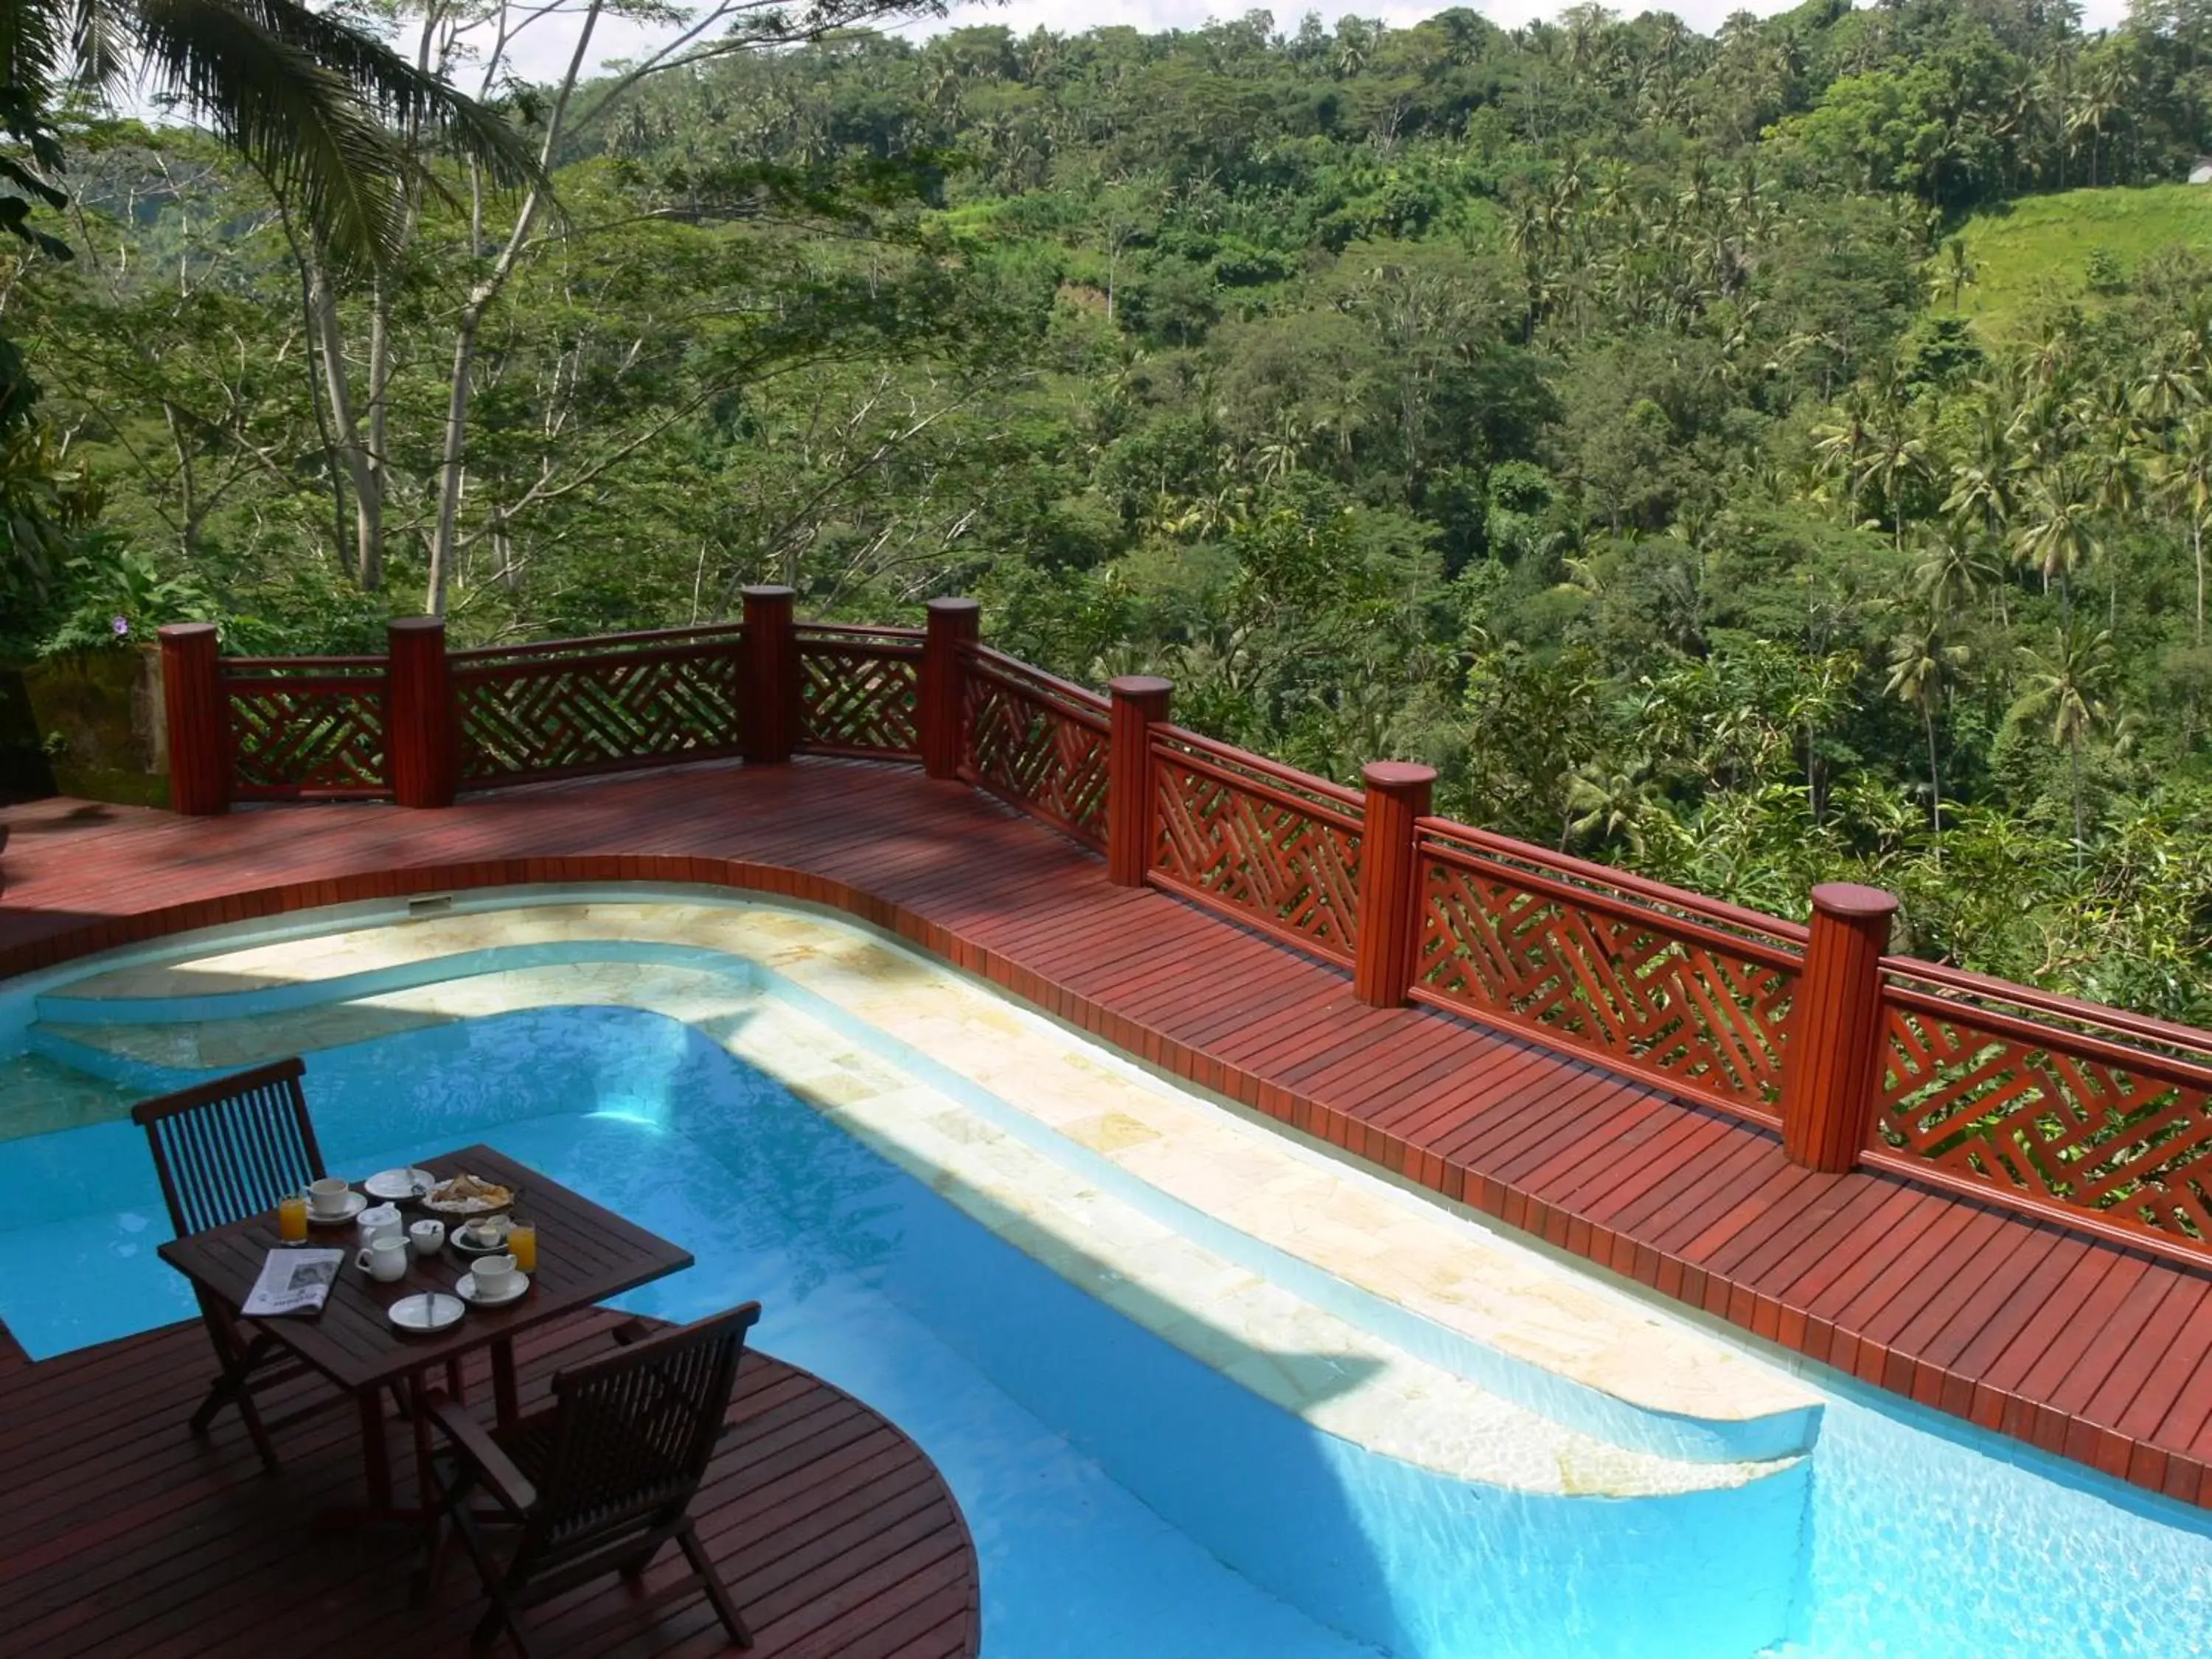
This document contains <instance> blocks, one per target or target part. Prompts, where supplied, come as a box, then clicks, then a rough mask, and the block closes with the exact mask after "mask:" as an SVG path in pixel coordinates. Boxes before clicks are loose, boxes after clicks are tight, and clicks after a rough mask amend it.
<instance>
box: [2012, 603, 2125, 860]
mask: <svg viewBox="0 0 2212 1659" xmlns="http://www.w3.org/2000/svg"><path fill="white" fill-rule="evenodd" d="M2020 654H2021V661H2022V662H2023V663H2024V664H2025V665H2027V690H2025V691H2024V692H2022V693H2021V696H2020V700H2019V701H2018V702H2015V703H2014V704H2013V707H2012V714H2011V716H2010V718H2012V719H2014V720H2048V721H2049V722H2050V730H2051V742H2052V743H2053V744H2056V745H2058V746H2060V747H2062V748H2063V749H2064V750H2066V751H2067V754H2068V757H2069V762H2070V767H2071V772H2072V777H2073V795H2074V864H2075V868H2076V869H2079V868H2080V867H2081V860H2082V855H2083V851H2084V842H2083V831H2082V827H2081V750H2082V746H2083V745H2084V744H2087V742H2088V740H2089V738H2091V737H2093V736H2094V735H2095V734H2096V733H2097V732H2100V731H2101V730H2103V729H2104V728H2105V727H2106V726H2110V725H2111V724H2112V687H2113V683H2114V682H2115V680H2116V679H2117V678H2118V668H2117V667H2116V666H2115V665H2114V663H2113V661H2112V632H2111V630H2110V629H2099V630H2098V631H2097V632H2096V633H2094V634H2093V635H2084V634H2083V633H2082V632H2081V629H2080V628H2079V627H2078V626H2076V625H2075V623H2072V622H2071V621H2069V623H2067V625H2066V629H2065V631H2064V632H2063V633H2062V634H2061V635H2059V636H2058V644H2057V649H2056V650H2054V651H2052V652H2051V654H2050V655H2048V656H2045V654H2044V653H2041V652H2039V651H2034V650H2031V649H2030V648H2028V647H2026V646H2022V647H2021V653H2020Z"/></svg>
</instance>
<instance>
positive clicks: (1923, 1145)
mask: <svg viewBox="0 0 2212 1659" xmlns="http://www.w3.org/2000/svg"><path fill="white" fill-rule="evenodd" d="M1892 963H1893V964H1896V963H1897V959H1895V958H1893V959H1892ZM1921 977H1922V975H1918V974H1917V973H1913V972H1911V970H1910V969H1904V968H1902V967H1901V965H1894V966H1893V971H1892V974H1891V976H1890V977H1889V980H1888V982H1887V983H1886V984H1885V986H1884V987H1883V991H1882V1004H1883V1008H1882V1013H1883V1026H1882V1030H1883V1053H1882V1062H1883V1069H1882V1074H1881V1080H1880V1086H1879V1093H1878V1097H1877V1099H1876V1101H1875V1118H1874V1132H1873V1134H1872V1135H1871V1136H1870V1137H1869V1146H1868V1149H1867V1152H1866V1153H1865V1155H1864V1161H1865V1162H1867V1163H1869V1164H1873V1165H1875V1166H1876V1167H1879V1168H1884V1169H1888V1170H1894V1171H1896V1172H1897V1173H1899V1174H1902V1175H1906V1176H1913V1177H1916V1178H1920V1179H1927V1180H1934V1181H1936V1182H1938V1183H1939V1184H1942V1185H1944V1186H1947V1187H1950V1188H1954V1189H1961V1188H1963V1189H1965V1190H1967V1191H1970V1192H1973V1193H1975V1194H1978V1195H1981V1196H1984V1197H1986V1198H1989V1199H1991V1200H1996V1201H1997V1202H2000V1203H2003V1204H2006V1205H2007V1206H2011V1207H2017V1208H2021V1209H2026V1210H2029V1211H2033V1212H2038V1213H2041V1214H2045V1215H2050V1216H2052V1217H2054V1218H2058V1219H2061V1220H2063V1221H2066V1222H2068V1223H2069V1224H2071V1225H2088V1226H2090V1227H2092V1228H2093V1229H2094V1230H2095V1231H2106V1232H2112V1233H2116V1234H2119V1235H2123V1236H2126V1237H2130V1238H2132V1239H2135V1240H2138V1241H2145V1242H2149V1243H2153V1244H2154V1246H2158V1247H2161V1248H2163V1249H2165V1250H2166V1251H2168V1252H2170V1253H2173V1254H2179V1255H2184V1256H2187V1257H2191V1258H2195V1259H2200V1260H2201V1259H2205V1258H2212V1066H2207V1065H2205V1064H2203V1061H2202V1059H2201V1058H2200V1057H2197V1056H2192V1055H2191V1054H2186V1053H2172V1052H2169V1053H2159V1052H2154V1051H2153V1050H2152V1049H2150V1048H2146V1047H2142V1046H2139V1045H2138V1044H2136V1043H2132V1042H2117V1041H2113V1040H2112V1038H2110V1037H2108V1036H2104V1035H2102V1034H2100V1033H2099V1032H2098V1031H2097V1030H2094V1029H2093V1024H2092V1021H2091V1019H2089V1018H2086V1017H2085V1016H2086V1015H2087V1014H2090V1013H2093V1011H2092V1010H2089V1009H2088V1008H2087V1005H2073V1006H2075V1007H2078V1008H2081V1009H2082V1010H2083V1011H2084V1012H2083V1013H2082V1014H2075V1015H2072V1016H2070V1017H2069V1024H2068V1025H2067V1026H2060V1025H2057V1024H2048V1023H2045V1022H2044V1021H2042V1020H2039V1019H2033V1018H2023V1017H2022V1016H2021V1014H2020V1013H2017V1012H2011V1011H2008V1010H2007V1009H2006V1008H2004V1007H2002V1006H1996V1004H1997V999H1996V998H1991V999H1990V1000H1982V999H1980V998H1977V999H1975V1000H1967V999H1966V997H1964V996H1961V995H1959V994H1955V993H1954V994H1949V995H1939V994H1932V993H1930V992H1929V991H1927V990H1923V989H1917V988H1914V987H1911V986H1910V985H1908V984H1907V983H1905V982H1904V981H1905V980H1907V979H1918V978H1921ZM2002 1000H2003V1001H2008V1002H2013V1003H2014V1004H2015V1007H2017V1006H2021V1003H2023V1002H2028V1003H2032V1002H2033V1001H2037V1000H2040V999H2037V998H2034V997H2033V994H2030V995H2029V996H2028V997H2026V998H2018V999H2016V998H2014V997H2010V996H2006V997H2003V998H2002ZM2114 1013H2115V1015H2116V1020H2115V1024H2117V1025H2118V1027H2119V1029H2120V1030H2123V1031H2125V1030H2127V1027H2128V1026H2129V1025H2130V1024H2150V1023H2151V1022H2147V1021H2136V1020H2134V1019H2133V1018H2132V1017H2130V1016H2125V1015H2121V1014H2119V1013H2118V1011H2114ZM2183 1036H2184V1037H2185V1039H2190V1040H2191V1041H2190V1042H2187V1043H2186V1044H2185V1046H2186V1047H2195V1046H2196V1045H2197V1042H2201V1040H2202V1034H2201V1033H2190V1032H2184V1033H2183Z"/></svg>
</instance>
